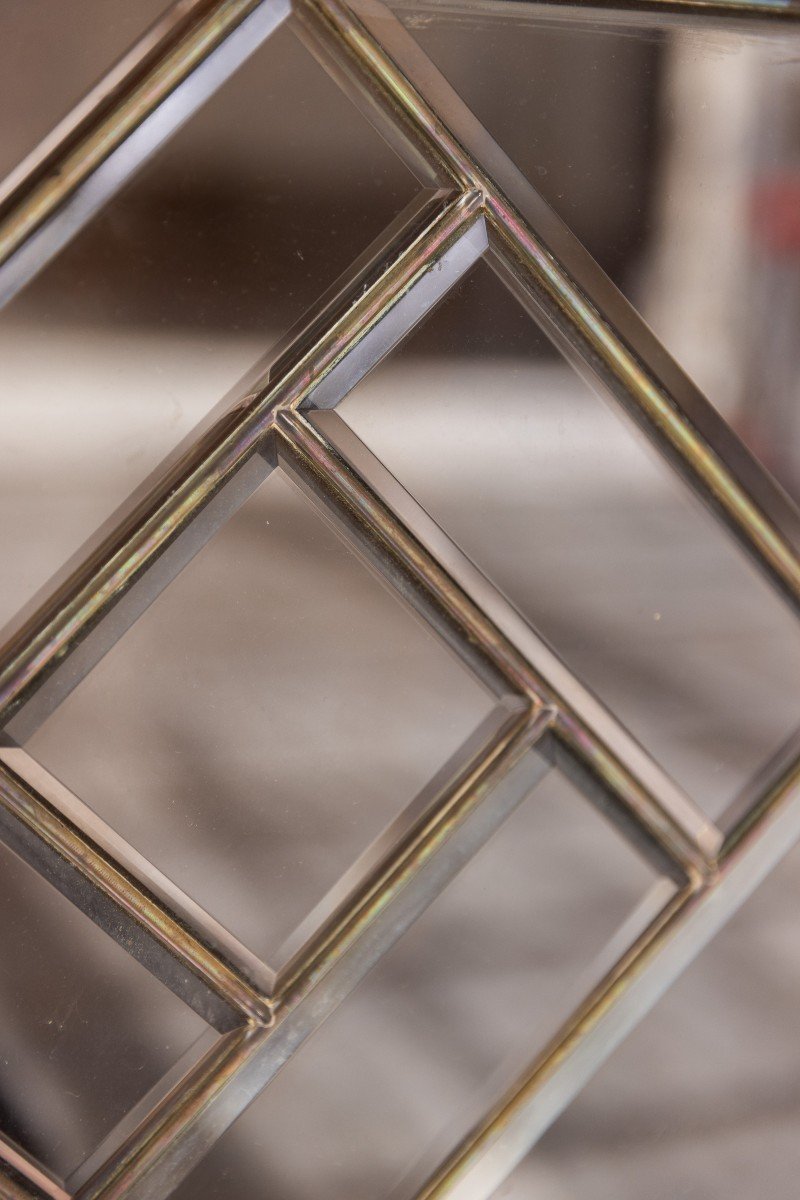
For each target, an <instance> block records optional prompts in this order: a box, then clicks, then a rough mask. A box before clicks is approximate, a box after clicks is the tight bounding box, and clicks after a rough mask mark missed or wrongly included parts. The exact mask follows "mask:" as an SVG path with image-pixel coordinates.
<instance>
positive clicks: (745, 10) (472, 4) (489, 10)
mask: <svg viewBox="0 0 800 1200" xmlns="http://www.w3.org/2000/svg"><path fill="white" fill-rule="evenodd" d="M392 8H393V10H394V11H395V12H398V11H399V12H406V13H408V15H409V16H411V15H412V14H414V13H425V14H428V15H430V16H434V15H435V16H436V17H437V18H445V19H446V18H448V17H454V18H458V17H462V18H463V17H464V16H472V17H475V16H481V17H497V18H499V19H501V20H506V21H508V20H514V21H531V22H533V21H536V22H539V21H543V20H545V21H547V20H549V21H560V22H563V21H569V22H572V23H575V22H584V23H585V22H587V21H591V22H592V24H595V23H596V22H597V21H607V22H609V23H612V22H613V23H615V24H620V25H632V24H635V25H636V26H637V27H640V26H645V27H647V26H653V25H656V26H657V27H663V26H664V25H665V24H670V23H671V24H674V25H678V23H680V26H681V27H682V28H685V26H686V23H687V21H690V22H691V23H692V24H695V23H697V22H699V23H700V24H702V25H703V26H711V27H712V28H715V27H716V28H718V27H720V26H721V25H723V24H724V25H730V24H733V25H734V27H736V26H738V25H739V24H742V23H743V24H744V25H746V26H747V27H748V28H749V27H752V26H753V25H756V26H757V27H758V26H760V27H763V29H764V30H765V31H766V30H768V29H772V30H776V31H777V30H780V29H782V28H786V27H791V26H792V25H794V23H795V22H797V21H798V20H800V4H798V3H797V0H394V2H393V4H392Z"/></svg>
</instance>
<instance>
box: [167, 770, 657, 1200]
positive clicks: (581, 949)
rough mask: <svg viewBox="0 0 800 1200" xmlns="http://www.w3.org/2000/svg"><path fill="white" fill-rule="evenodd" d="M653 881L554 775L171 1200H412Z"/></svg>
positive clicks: (534, 1045)
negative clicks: (263, 1199) (328, 1199)
mask: <svg viewBox="0 0 800 1200" xmlns="http://www.w3.org/2000/svg"><path fill="white" fill-rule="evenodd" d="M652 880H653V876H652V875H651V873H650V871H649V870H648V868H647V867H646V866H645V865H644V864H643V863H642V862H641V861H640V860H639V859H638V857H637V856H636V855H634V853H633V852H632V851H631V850H630V849H629V848H628V846H627V844H626V843H625V842H624V841H623V840H622V839H621V838H620V837H619V836H618V834H617V833H616V832H615V831H614V830H612V829H611V828H610V826H608V825H607V824H606V823H605V821H603V820H602V819H601V818H600V817H599V816H598V815H597V814H596V813H595V811H594V810H593V809H592V808H591V806H590V805H588V804H587V803H586V802H585V801H584V800H583V799H582V798H581V797H579V796H578V795H577V794H576V793H575V792H574V791H572V789H571V788H570V786H569V785H568V784H567V783H566V782H565V781H564V780H563V778H561V777H560V776H558V775H557V774H555V773H551V774H550V775H548V776H547V777H546V778H545V779H544V780H543V781H542V782H541V783H540V784H539V785H538V786H537V787H536V788H535V789H534V790H533V792H532V794H531V795H530V796H529V797H528V798H527V799H526V800H524V801H523V802H522V804H521V805H520V807H519V808H518V809H517V810H516V811H515V812H514V813H513V814H512V816H511V817H509V819H508V820H507V821H506V822H505V824H504V825H503V826H501V828H500V830H499V831H498V832H497V833H496V834H494V835H493V837H492V838H491V839H490V841H489V842H488V843H487V845H486V846H485V847H484V848H483V849H482V850H480V851H479V852H478V854H477V855H476V856H475V858H473V859H472V860H471V862H470V863H469V864H468V865H467V866H466V867H465V868H464V869H463V870H462V872H461V874H460V875H459V876H457V878H456V879H455V881H454V882H453V883H452V884H450V885H449V886H448V887H447V888H446V889H445V891H444V892H443V893H442V895H441V896H439V897H437V899H436V900H434V902H433V903H432V905H431V907H430V908H429V909H428V910H427V912H426V913H425V914H423V916H422V917H420V918H419V920H418V921H417V922H416V923H415V924H414V925H413V926H412V928H411V929H410V930H409V932H408V933H407V934H405V935H404V936H403V937H402V938H401V939H400V941H399V942H398V943H397V944H396V945H395V947H394V948H393V949H392V950H390V951H389V953H388V954H387V955H386V956H385V957H384V958H383V959H382V960H381V962H380V963H379V964H378V966H377V967H375V968H374V969H373V971H372V972H371V973H370V975H369V976H368V977H367V979H366V980H365V981H364V982H363V983H362V984H361V986H360V987H359V988H358V989H357V990H356V991H355V992H354V993H353V994H352V995H351V996H350V997H349V998H348V999H347V1000H346V1001H345V1002H344V1003H343V1004H342V1006H341V1007H340V1008H339V1009H338V1010H337V1012H336V1013H335V1014H334V1015H333V1016H332V1017H330V1018H329V1019H328V1020H327V1021H326V1022H325V1024H324V1025H323V1026H322V1028H321V1029H320V1030H319V1031H318V1032H317V1033H316V1034H314V1036H313V1037H312V1038H311V1039H310V1040H309V1041H308V1042H307V1043H306V1044H305V1045H304V1046H303V1047H302V1048H301V1049H300V1050H299V1051H298V1052H297V1053H296V1054H295V1056H294V1057H293V1058H292V1060H291V1061H290V1062H289V1063H288V1064H287V1066H286V1067H284V1069H283V1070H282V1071H281V1073H280V1074H279V1075H278V1076H277V1077H276V1078H275V1080H274V1081H273V1082H272V1084H271V1085H270V1086H269V1087H268V1088H267V1090H266V1091H265V1092H263V1093H262V1094H261V1096H259V1097H258V1099H256V1100H255V1101H254V1103H253V1104H252V1105H251V1106H250V1108H249V1109H248V1110H247V1111H246V1112H245V1114H244V1115H243V1116H242V1117H241V1118H240V1119H239V1120H238V1121H237V1122H236V1123H235V1125H234V1126H233V1127H232V1128H231V1130H230V1131H229V1132H228V1133H227V1134H226V1135H225V1136H224V1137H223V1138H222V1139H221V1140H220V1142H219V1143H218V1144H217V1146H216V1147H215V1148H214V1149H213V1150H212V1151H211V1153H210V1154H209V1156H208V1157H207V1158H206V1159H205V1160H204V1162H203V1163H202V1164H201V1165H200V1167H198V1168H197V1170H195V1171H194V1172H193V1173H192V1174H191V1175H190V1176H189V1178H188V1179H187V1180H186V1182H185V1183H184V1184H183V1185H182V1186H181V1187H180V1188H178V1190H177V1191H176V1192H175V1193H174V1194H175V1196H176V1197H178V1200H188V1197H190V1196H191V1197H192V1198H193V1200H206V1198H207V1200H212V1198H213V1200H222V1198H223V1197H226V1198H227V1197H231V1198H233V1197H235V1198H236V1200H250V1198H251V1197H252V1198H253V1200H255V1197H261V1196H264V1195H269V1196H270V1197H271V1198H274V1200H317V1198H318V1197H319V1196H321V1195H325V1196H329V1197H331V1198H332V1200H334V1198H335V1200H339V1198H341V1200H345V1198H347V1200H350V1198H352V1197H355V1196H358V1197H371V1198H372V1200H381V1198H382V1197H387V1198H388V1197H389V1196H391V1197H392V1200H407V1198H408V1197H410V1196H413V1195H414V1186H415V1184H417V1183H421V1182H422V1180H423V1179H424V1176H425V1172H426V1168H429V1167H431V1166H433V1165H435V1163H436V1161H437V1158H438V1155H440V1154H441V1153H443V1152H446V1151H447V1150H448V1149H450V1148H451V1147H452V1145H453V1144H454V1142H455V1140H456V1139H457V1138H458V1137H459V1136H460V1135H462V1134H463V1133H464V1132H465V1129H466V1128H467V1127H468V1123H469V1121H470V1119H471V1118H473V1117H474V1116H476V1115H477V1114H478V1113H479V1112H480V1111H481V1108H482V1107H483V1105H484V1104H485V1103H486V1102H488V1100H490V1099H491V1097H492V1096H493V1095H494V1094H495V1092H496V1091H497V1090H498V1089H499V1088H501V1087H502V1085H503V1084H504V1083H507V1082H509V1080H510V1079H511V1078H513V1077H514V1076H515V1075H516V1074H517V1073H518V1072H519V1070H520V1068H521V1066H522V1065H523V1063H524V1062H525V1061H526V1059H527V1058H528V1057H533V1054H534V1053H535V1051H536V1050H537V1049H539V1048H540V1047H541V1045H542V1044H543V1042H544V1040H545V1039H546V1037H547V1036H548V1034H550V1033H552V1032H553V1031H554V1030H555V1028H556V1027H557V1026H558V1024H559V1023H560V1021H561V1019H562V1018H563V1017H564V1016H565V1015H566V1013H567V1011H568V1010H569V1006H570V1004H571V1003H572V1002H573V1001H575V1000H577V999H579V998H580V996H581V995H582V993H583V990H584V989H585V988H586V987H587V985H588V984H589V983H591V982H594V981H595V979H596V974H595V971H594V969H593V960H594V959H595V958H596V956H597V955H598V954H599V953H600V951H601V950H602V949H603V947H604V944H605V942H606V941H607V939H608V938H609V937H610V936H611V935H612V934H613V933H614V932H615V929H616V927H617V925H618V924H619V923H620V922H622V921H623V920H625V919H626V918H627V917H628V916H629V914H630V913H631V910H632V909H633V908H634V906H635V905H636V903H637V901H638V900H639V899H640V898H641V896H642V895H643V893H644V892H645V891H646V889H647V888H648V887H649V886H650V885H651V883H652Z"/></svg>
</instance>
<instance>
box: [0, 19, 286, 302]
mask: <svg viewBox="0 0 800 1200" xmlns="http://www.w3.org/2000/svg"><path fill="white" fill-rule="evenodd" d="M289 11H290V0H191V2H190V3H186V2H179V3H177V4H175V5H174V6H173V7H172V8H171V9H170V10H169V11H168V12H167V13H166V14H165V15H164V16H163V17H162V18H161V19H160V20H159V21H158V22H157V24H156V25H154V26H153V28H152V29H151V30H149V32H148V33H146V34H145V35H144V37H143V38H141V39H140V41H139V42H138V43H137V44H136V45H135V46H134V47H133V48H132V49H131V50H130V51H129V52H128V54H126V55H125V57H124V58H123V59H122V60H121V61H120V62H119V63H118V64H117V65H116V66H115V67H113V68H112V70H111V71H109V72H108V74H107V75H106V76H105V77H104V78H103V79H102V80H101V81H100V82H99V83H98V84H97V85H96V87H94V88H93V90H92V91H91V92H90V93H89V94H88V96H86V97H85V99H84V100H82V101H81V103H80V104H79V105H78V106H77V107H76V108H75V109H74V110H73V111H72V112H71V113H70V114H69V115H68V116H67V117H66V118H65V119H64V121H62V122H61V124H60V125H58V126H57V127H56V128H55V129H54V130H53V132H52V133H51V134H50V136H49V137H48V138H47V139H46V140H45V141H44V142H43V143H42V144H41V146H39V147H38V148H37V149H36V150H34V151H33V153H32V154H31V155H30V156H29V157H28V158H27V159H25V161H24V162H22V163H21V164H20V166H19V167H18V168H17V169H16V171H14V172H13V174H12V175H10V176H9V178H8V179H7V180H6V181H5V183H4V184H3V186H2V190H0V305H2V304H5V303H6V302H7V301H8V300H9V299H10V298H11V297H12V296H13V295H14V294H15V293H16V292H17V291H18V290H19V289H20V288H21V287H22V286H23V285H24V284H25V283H27V282H28V280H29V279H30V278H32V276H33V275H35V274H36V272H37V271H39V270H41V268H42V267H44V266H45V265H46V263H47V262H48V261H49V260H50V259H51V258H52V257H53V255H54V254H56V253H57V252H58V251H59V250H60V249H61V247H62V246H64V245H65V244H66V243H67V242H68V241H69V239H70V238H71V237H73V236H74V234H76V233H77V232H78V230H79V229H81V228H82V227H83V225H85V224H86V222H87V221H88V220H89V219H90V217H91V216H92V215H93V214H94V213H95V212H97V210H98V209H99V208H101V207H102V205H103V204H104V203H105V202H106V200H107V199H108V198H109V197H110V196H112V195H113V194H114V193H115V192H116V191H118V189H119V188H120V187H122V185H123V183H124V182H125V180H126V179H128V178H129V177H130V176H131V175H132V174H133V173H134V172H135V171H136V170H137V169H138V168H139V167H140V166H141V165H142V163H143V162H144V161H145V160H146V159H147V158H148V157H149V156H150V155H151V154H152V153H153V152H154V151H155V150H156V149H157V148H158V147H159V146H160V145H161V144H162V143H163V142H164V141H166V139H167V138H169V137H170V136H171V135H172V134H173V133H174V132H175V130H176V129H178V128H179V126H180V125H182V124H183V122H184V121H186V120H187V119H188V118H189V117H190V116H191V115H192V113H193V112H195V111H196V109H198V108H199V107H200V105H201V104H202V103H203V102H204V101H205V100H207V99H208V97H209V96H210V95H211V94H212V93H213V92H214V91H216V89H217V88H218V87H220V86H221V84H223V83H224V82H225V80H226V79H227V78H228V77H229V76H230V75H232V74H233V72H234V71H235V70H236V68H237V67H238V66H239V65H240V64H241V63H242V62H244V60H245V59H246V58H248V57H249V56H250V54H252V53H253V51H254V50H256V49H257V48H258V46H259V45H260V44H261V43H262V42H263V41H264V39H265V38H267V37H268V36H269V34H270V33H272V32H273V30H275V29H276V28H277V26H278V25H279V24H280V23H281V22H282V21H283V20H285V18H286V17H287V16H288V15H289Z"/></svg>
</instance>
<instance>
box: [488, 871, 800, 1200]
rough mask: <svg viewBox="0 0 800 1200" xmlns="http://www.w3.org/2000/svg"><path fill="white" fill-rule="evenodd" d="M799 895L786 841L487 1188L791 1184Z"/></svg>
mask: <svg viewBox="0 0 800 1200" xmlns="http://www.w3.org/2000/svg"><path fill="white" fill-rule="evenodd" d="M799 903H800V859H798V856H797V852H796V851H795V852H794V853H792V854H791V855H789V857H788V858H786V859H785V860H784V862H783V863H782V864H781V865H780V866H779V867H777V868H776V870H775V872H774V875H773V876H772V877H771V878H770V879H769V880H767V882H766V883H764V884H762V886H761V888H760V889H759V891H757V892H756V893H755V895H754V896H753V897H752V899H751V900H750V901H749V902H748V904H747V905H746V906H745V907H744V908H743V909H742V910H741V912H740V913H739V914H738V915H737V916H736V917H734V919H733V920H732V921H731V922H730V924H729V925H728V926H727V928H726V929H725V930H723V932H722V933H721V934H720V935H719V936H718V938H717V939H716V941H714V942H712V944H711V945H710V946H709V948H708V949H707V950H706V952H705V955H704V956H702V957H701V958H700V959H699V960H698V961H697V963H695V964H694V965H693V966H692V967H691V968H690V969H689V970H688V971H687V973H686V975H685V976H684V977H683V978H682V979H681V980H679V982H678V983H676V984H675V985H674V986H673V988H671V989H670V991H669V992H667V994H666V995H665V997H664V998H663V999H662V1000H661V1001H660V1002H659V1004H658V1006H657V1008H656V1009H655V1010H654V1012H652V1013H651V1014H650V1016H649V1017H647V1018H646V1019H645V1020H644V1021H643V1022H642V1024H641V1025H640V1026H639V1028H638V1029H637V1030H635V1031H634V1033H632V1034H631V1035H630V1037H629V1038H628V1040H627V1041H626V1042H625V1043H623V1045H622V1046H621V1047H620V1048H619V1050H617V1051H615V1053H614V1054H613V1056H612V1057H611V1058H610V1059H609V1061H608V1063H607V1064H606V1065H605V1067H603V1068H602V1069H601V1070H600V1071H599V1072H598V1074H597V1075H596V1076H595V1078H594V1079H593V1080H592V1082H591V1083H590V1084H589V1085H588V1086H587V1087H586V1089H585V1090H584V1091H583V1092H582V1093H581V1095H580V1096H579V1097H578V1098H577V1099H576V1100H575V1101H574V1102H573V1104H572V1105H571V1106H570V1107H569V1108H568V1109H567V1111H566V1112H565V1113H564V1115H563V1116H562V1117H561V1118H560V1119H559V1120H558V1121H557V1122H556V1124H555V1125H553V1126H552V1128H551V1129H550V1130H549V1132H548V1133H546V1134H545V1135H544V1137H543V1138H542V1140H541V1142H540V1143H539V1144H538V1146H537V1147H535V1148H534V1150H533V1151H531V1153H530V1154H529V1156H528V1157H527V1159H526V1160H525V1161H524V1163H522V1164H520V1166H519V1167H518V1168H517V1170H516V1172H515V1173H514V1175H513V1176H512V1177H511V1179H510V1180H509V1181H508V1182H507V1183H506V1184H505V1185H504V1186H503V1187H502V1188H500V1189H499V1190H498V1192H497V1195H498V1196H502V1197H503V1198H504V1200H523V1198H524V1200H528V1197H531V1196H536V1197H539V1196H541V1197H542V1198H543V1200H545V1198H546V1200H562V1198H563V1200H566V1198H567V1197H569V1200H634V1198H635V1200H639V1197H641V1196H647V1197H648V1200H675V1197H678V1196H681V1197H684V1196H685V1197H687V1200H718V1198H719V1197H720V1196H725V1197H731V1198H732V1200H740V1198H741V1200H745V1198H746V1197H750V1196H752V1195H753V1194H754V1193H755V1192H756V1191H758V1192H760V1193H761V1194H762V1195H764V1196H769V1197H770V1200H790V1198H791V1197H793V1196H794V1195H796V1192H797V1173H798V1170H799V1169H800V1146H799V1145H798V1140H797V1105H798V1093H799V1090H800V1089H799V1088H798V1079H800V1047H798V1041H797V991H798V986H800V939H799V938H798V932H797V919H796V914H797V907H798V904H799ZM654 1081H656V1082H657V1085H658V1086H654Z"/></svg>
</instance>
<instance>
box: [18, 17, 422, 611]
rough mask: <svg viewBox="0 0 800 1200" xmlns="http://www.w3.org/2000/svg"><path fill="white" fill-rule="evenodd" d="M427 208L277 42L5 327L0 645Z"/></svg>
mask: <svg viewBox="0 0 800 1200" xmlns="http://www.w3.org/2000/svg"><path fill="white" fill-rule="evenodd" d="M253 112H258V113H263V114H264V117H263V119H259V120H252V119H250V116H251V114H252V113H253ZM232 129H235V130H236V135H235V137H233V136H231V130H232ZM417 191H418V185H417V183H416V181H415V180H414V179H413V178H412V177H411V175H410V174H409V173H408V172H407V171H406V169H405V168H404V167H403V166H402V164H401V163H400V160H399V159H397V158H396V156H395V155H394V154H393V152H392V151H390V150H389V149H388V147H387V146H386V144H385V143H384V141H383V140H382V138H381V137H380V136H379V135H378V134H377V133H376V132H375V131H374V130H373V128H372V127H371V126H370V125H369V124H368V123H367V121H366V120H365V119H364V118H363V117H362V116H361V114H360V113H359V112H358V111H357V109H356V108H355V106H354V105H353V104H352V103H351V102H350V100H348V99H347V98H346V97H345V96H344V95H343V93H342V92H341V90H340V89H339V88H338V87H337V86H336V85H335V84H334V83H333V82H332V81H331V80H330V79H329V78H328V76H327V75H326V74H325V72H324V71H323V70H322V68H321V67H319V66H318V65H317V64H316V62H315V61H314V59H313V58H312V57H311V55H310V54H309V53H308V51H306V50H305V48H304V47H303V46H301V44H300V42H299V41H298V40H297V38H296V37H295V35H294V34H293V33H292V32H291V30H289V29H288V28H286V27H283V26H282V27H280V28H278V29H277V31H276V32H275V33H273V34H272V35H271V37H270V38H268V39H267V41H266V42H265V44H264V45H263V46H261V47H260V48H259V49H258V50H256V51H255V53H254V55H253V56H252V58H250V59H249V60H248V61H247V62H246V63H245V64H244V65H243V66H242V67H241V68H240V70H239V71H238V72H237V73H236V74H235V75H234V76H233V77H232V78H231V79H230V80H229V81H228V82H227V83H226V84H225V85H224V86H223V88H222V89H221V90H220V91H219V92H218V93H217V94H216V95H214V96H213V97H212V98H211V99H210V100H209V101H208V102H207V104H206V105H205V107H204V108H202V109H201V110H200V111H199V113H197V114H196V116H195V117H193V118H192V119H191V120H190V121H189V122H188V124H186V125H185V126H184V127H183V128H182V129H181V130H180V131H179V132H178V134H177V135H176V136H175V137H174V139H173V140H172V141H171V142H169V143H167V144H166V146H165V147H163V148H162V149H161V150H160V151H159V153H158V154H157V155H156V156H155V158H154V159H153V160H152V161H151V162H150V163H149V164H147V165H146V166H145V167H144V168H143V170H142V171H141V173H140V174H139V175H138V176H137V177H136V178H135V179H134V180H133V181H132V182H131V183H129V184H128V185H127V186H126V187H125V188H123V190H122V191H121V192H120V193H119V194H118V195H117V196H116V197H115V198H114V199H112V200H111V201H110V202H109V204H108V205H107V206H106V208H105V209H104V210H103V211H102V212H101V213H100V214H98V215H97V216H96V217H95V218H94V219H93V220H92V221H91V222H90V224H89V225H88V226H87V227H86V228H85V229H84V230H83V231H82V232H81V233H80V234H78V236H77V237H76V238H75V239H74V241H73V242H72V243H71V244H70V245H69V246H68V247H67V248H66V249H64V250H63V251H62V252H61V254H60V255H59V256H58V257H57V258H56V259H55V260H53V261H52V262H51V263H50V265H49V266H47V267H46V268H45V269H44V270H43V271H42V273H41V274H40V275H38V276H37V277H36V278H35V279H34V280H33V281H32V282H31V283H30V284H29V285H28V287H27V288H26V289H25V290H24V291H23V292H21V293H20V294H19V295H18V296H17V297H16V298H15V299H14V300H13V301H12V302H11V304H9V305H8V306H7V307H6V308H5V309H4V310H3V312H2V313H0V361H2V363H3V371H2V379H1V380H0V404H1V405H2V412H3V438H2V443H1V444H0V480H2V482H0V503H2V506H3V513H4V519H3V522H2V529H1V530H0V552H2V555H3V559H4V561H5V562H6V563H9V564H13V569H11V570H6V571H4V572H3V580H2V584H0V625H5V624H6V622H9V621H10V620H11V619H12V618H13V617H14V614H15V613H16V612H17V611H18V610H19V609H20V608H21V607H22V606H23V605H25V604H27V602H28V601H29V600H30V598H31V596H32V595H33V594H34V593H36V592H37V591H38V590H39V589H40V588H42V587H43V586H44V585H46V584H47V582H48V580H49V579H50V577H51V576H52V574H53V573H54V572H55V571H57V570H58V569H59V568H60V567H61V566H62V564H63V563H64V562H65V561H66V560H67V559H68V558H70V557H71V556H72V555H73V554H74V553H76V552H77V551H78V550H79V548H80V547H81V546H82V544H83V543H84V542H85V541H86V539H87V538H90V537H91V536H92V534H93V533H94V532H95V530H96V529H97V528H98V526H100V525H101V523H103V522H104V521H105V520H106V519H107V518H108V517H109V515H110V514H111V513H112V512H113V511H114V510H115V509H116V508H117V506H118V505H120V504H122V503H123V502H124V501H125V500H126V499H127V497H128V495H129V494H130V493H131V492H132V491H133V490H134V488H136V487H137V486H138V485H139V484H140V483H141V482H142V481H143V480H144V479H146V478H147V477H148V476H149V474H150V473H151V472H152V471H153V470H154V469H155V468H156V467H157V466H158V464H159V463H160V462H161V461H162V459H163V458H164V456H165V455H167V454H169V453H170V452H171V451H172V449H173V448H174V447H175V446H176V445H178V443H180V442H181V441H182V439H183V438H184V437H185V436H186V435H188V434H189V432H190V431H191V430H192V428H193V427H194V426H195V425H196V424H197V422H198V421H199V420H201V419H202V418H203V417H204V416H205V414H207V413H208V412H209V411H210V410H212V409H213V408H214V407H215V405H216V404H217V403H218V402H219V401H220V400H221V399H222V398H223V397H224V396H225V395H226V393H227V392H228V391H229V390H230V389H232V388H234V387H235V385H236V383H237V381H238V380H239V379H240V378H241V376H242V375H243V374H244V373H245V372H247V371H248V370H249V369H250V367H251V366H252V365H253V364H254V363H255V362H256V361H257V360H258V359H259V358H260V356H261V355H263V354H264V353H265V352H266V351H267V350H268V349H269V347H270V346H271V345H272V344H273V343H274V342H275V341H276V340H277V339H278V338H279V337H280V336H281V335H282V334H283V333H285V332H286V330H287V328H288V327H289V326H290V325H292V324H294V323H295V322H296V321H298V320H299V319H300V318H301V317H302V316H303V315H304V313H305V312H306V311H307V310H308V308H309V306H311V305H313V304H314V303H315V302H316V301H317V300H318V299H319V297H320V296H321V295H322V294H323V293H324V292H325V291H326V290H327V289H328V288H329V287H330V286H331V285H332V284H333V283H334V281H335V280H336V279H337V278H338V276H339V275H340V274H341V273H342V272H344V271H345V270H346V269H347V268H348V267H349V266H350V264H351V262H352V260H353V259H354V258H355V257H356V256H357V255H359V254H360V253H361V252H362V251H363V250H365V249H366V247H367V246H368V245H369V243H370V242H371V241H372V240H373V239H374V238H376V237H378V236H379V234H380V233H381V232H382V230H383V229H384V228H385V227H386V226H387V225H388V224H389V223H390V222H391V221H393V220H394V218H395V217H396V215H397V213H398V211H399V210H400V209H402V208H404V207H405V205H406V203H407V201H409V200H410V199H411V198H412V197H413V196H415V195H416V193H417ZM354 214H357V219H356V218H355V217H354Z"/></svg>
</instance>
